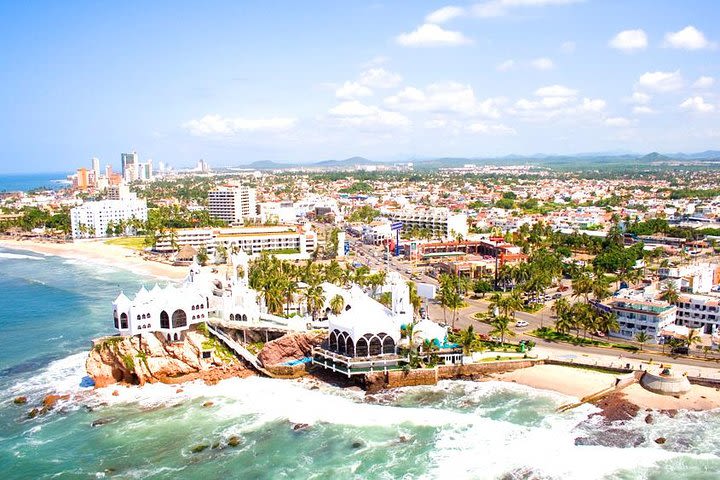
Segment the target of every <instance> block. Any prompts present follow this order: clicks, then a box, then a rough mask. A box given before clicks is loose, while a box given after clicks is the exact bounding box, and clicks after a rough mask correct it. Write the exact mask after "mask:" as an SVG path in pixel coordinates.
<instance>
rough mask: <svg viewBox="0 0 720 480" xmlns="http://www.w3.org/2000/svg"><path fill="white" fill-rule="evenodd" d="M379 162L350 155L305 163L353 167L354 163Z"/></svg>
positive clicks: (370, 163)
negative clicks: (342, 158) (340, 158)
mask: <svg viewBox="0 0 720 480" xmlns="http://www.w3.org/2000/svg"><path fill="white" fill-rule="evenodd" d="M378 163H380V162H374V161H372V160H368V159H367V158H365V157H350V158H346V159H345V160H323V161H321V162H315V163H311V164H309V165H307V166H308V167H353V166H355V165H376V164H378Z"/></svg>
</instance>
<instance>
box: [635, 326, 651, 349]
mask: <svg viewBox="0 0 720 480" xmlns="http://www.w3.org/2000/svg"><path fill="white" fill-rule="evenodd" d="M648 340H650V335H648V334H647V333H645V331H644V330H641V331H639V332H638V333H636V334H635V341H636V342H638V343H639V344H640V350H641V351H642V349H643V344H645V343H646V342H647V341H648Z"/></svg>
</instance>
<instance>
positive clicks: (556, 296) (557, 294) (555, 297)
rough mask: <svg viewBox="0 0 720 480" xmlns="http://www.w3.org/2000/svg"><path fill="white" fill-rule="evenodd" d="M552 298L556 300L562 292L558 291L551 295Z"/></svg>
mask: <svg viewBox="0 0 720 480" xmlns="http://www.w3.org/2000/svg"><path fill="white" fill-rule="evenodd" d="M552 298H554V299H555V300H557V299H558V298H562V293H560V292H558V293H556V294H555V295H553V296H552Z"/></svg>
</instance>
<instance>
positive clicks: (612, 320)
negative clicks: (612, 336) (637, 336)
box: [597, 312, 620, 333]
mask: <svg viewBox="0 0 720 480" xmlns="http://www.w3.org/2000/svg"><path fill="white" fill-rule="evenodd" d="M597 320H598V321H597V326H598V329H599V330H601V331H603V332H605V333H610V332H617V331H619V330H620V324H619V323H618V317H617V315H616V314H615V313H613V312H602V313H600V314H599V315H598V316H597Z"/></svg>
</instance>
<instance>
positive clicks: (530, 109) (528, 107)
mask: <svg viewBox="0 0 720 480" xmlns="http://www.w3.org/2000/svg"><path fill="white" fill-rule="evenodd" d="M538 92H539V93H541V94H542V93H545V94H554V95H555V96H542V95H538V96H540V97H541V98H540V100H527V99H525V98H521V99H520V100H518V101H516V102H515V103H514V104H513V106H512V107H511V108H509V109H508V110H507V112H508V113H509V114H511V115H517V116H518V117H520V118H522V119H523V120H527V121H548V120H551V119H554V118H572V117H579V116H597V114H598V113H601V112H602V111H603V110H605V107H606V105H607V103H606V102H605V100H603V99H600V98H587V97H586V98H583V99H582V100H581V101H578V99H577V97H576V96H575V94H576V93H577V92H576V91H575V90H571V89H569V88H567V87H562V86H559V85H552V86H550V87H543V88H541V89H538V90H537V91H536V94H537V93H538ZM558 95H560V96H558ZM561 95H566V96H561Z"/></svg>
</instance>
